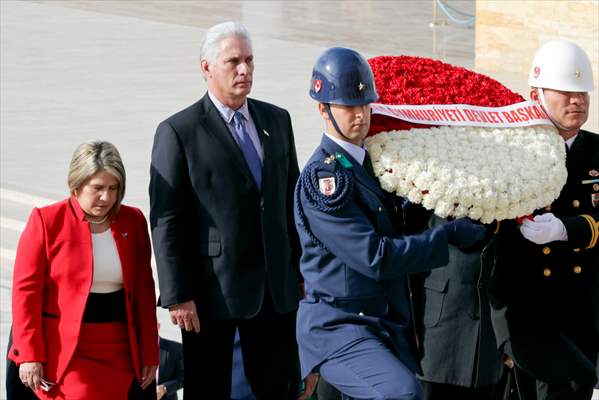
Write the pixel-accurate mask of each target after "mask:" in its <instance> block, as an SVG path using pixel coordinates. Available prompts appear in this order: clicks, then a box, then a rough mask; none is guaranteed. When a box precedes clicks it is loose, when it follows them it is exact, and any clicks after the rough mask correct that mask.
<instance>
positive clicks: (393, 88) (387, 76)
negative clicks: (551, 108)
mask: <svg viewBox="0 0 599 400" xmlns="http://www.w3.org/2000/svg"><path fill="white" fill-rule="evenodd" d="M368 62H369V64H370V67H371V68H372V72H373V73H374V80H375V83H376V89H377V91H378V94H379V100H378V102H379V103H383V104H407V105H424V104H470V105H475V106H482V107H503V106H507V105H510V104H514V103H519V102H521V101H524V98H523V97H522V96H520V95H519V94H517V93H514V92H512V91H511V90H509V89H508V88H506V87H505V86H503V85H502V84H501V83H499V82H497V81H496V80H494V79H492V78H489V77H488V76H485V75H483V74H479V73H476V72H473V71H470V70H468V69H466V68H462V67H456V66H453V65H450V64H446V63H444V62H442V61H439V60H433V59H432V58H424V57H411V56H380V57H374V58H371V59H370V60H368ZM428 127H430V126H429V125H422V124H413V123H410V122H406V121H402V120H399V119H395V118H391V117H387V116H384V115H379V114H374V115H373V116H372V121H371V125H370V131H369V133H368V134H369V135H374V134H376V133H379V132H384V131H392V130H408V129H412V128H428Z"/></svg>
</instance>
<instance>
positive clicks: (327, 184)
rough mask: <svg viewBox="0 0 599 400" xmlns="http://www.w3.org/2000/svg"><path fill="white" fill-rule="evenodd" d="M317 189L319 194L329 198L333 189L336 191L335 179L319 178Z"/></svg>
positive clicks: (333, 191) (330, 177)
mask: <svg viewBox="0 0 599 400" xmlns="http://www.w3.org/2000/svg"><path fill="white" fill-rule="evenodd" d="M318 189H319V190H320V193H322V194H324V195H325V196H331V195H332V194H334V193H335V189H337V186H336V185H335V177H334V176H329V177H327V178H320V179H319V180H318Z"/></svg>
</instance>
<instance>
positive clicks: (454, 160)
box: [366, 56, 567, 223]
mask: <svg viewBox="0 0 599 400" xmlns="http://www.w3.org/2000/svg"><path fill="white" fill-rule="evenodd" d="M369 63H370V66H371V68H372V70H373V73H374V77H375V83H376V87H377V90H378V93H379V96H380V98H379V102H380V103H383V104H387V105H430V104H468V105H472V106H482V107H503V106H508V105H512V104H516V103H520V102H522V101H523V100H524V99H523V98H522V96H520V95H518V94H516V93H514V92H512V91H510V90H509V89H507V88H506V87H505V86H503V85H501V84H500V83H499V82H497V81H495V80H493V79H491V78H489V77H487V76H485V75H482V74H478V73H475V72H472V71H469V70H467V69H465V68H460V67H454V66H452V65H449V64H446V63H443V62H441V61H437V60H433V59H430V58H422V57H410V56H398V57H390V56H384V57H375V58H372V59H370V60H369ZM369 136H370V137H369V138H367V140H366V145H367V147H368V151H369V153H370V156H371V158H372V161H373V168H374V171H375V173H376V175H377V176H378V178H379V181H380V183H381V186H382V187H383V189H385V190H386V191H388V192H392V193H396V194H397V195H399V196H402V197H405V198H407V199H408V200H409V201H410V202H412V203H417V204H422V205H423V206H424V207H425V208H427V209H429V210H433V211H434V213H435V214H437V215H439V216H441V217H448V216H451V217H456V218H458V217H470V218H472V219H475V220H480V221H481V222H483V223H491V222H493V221H494V220H497V221H501V220H504V219H512V218H517V217H522V216H525V215H529V214H531V213H532V212H533V211H534V210H536V209H538V208H541V207H544V206H546V205H548V204H551V203H552V202H553V200H555V199H556V198H557V197H558V196H559V193H560V191H561V189H562V187H563V186H564V184H565V182H566V178H567V172H566V167H565V148H564V142H563V139H562V138H561V137H560V136H559V134H558V133H557V130H556V129H555V128H554V127H552V126H548V125H533V126H529V127H526V126H519V127H501V128H497V127H495V128H490V127H469V126H435V125H424V124H418V123H413V122H408V121H405V120H401V119H397V118H392V117H388V116H385V115H380V114H373V116H372V121H371V128H370V132H369Z"/></svg>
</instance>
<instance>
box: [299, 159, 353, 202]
mask: <svg viewBox="0 0 599 400" xmlns="http://www.w3.org/2000/svg"><path fill="white" fill-rule="evenodd" d="M351 167H352V164H351V162H350V161H349V160H348V159H347V158H345V156H344V155H343V154H332V155H329V156H327V157H326V158H324V159H322V160H317V161H314V162H312V163H310V164H308V165H307V166H306V167H305V168H304V170H303V171H302V173H301V175H300V179H299V186H300V188H301V190H302V193H303V195H304V198H306V199H307V200H308V201H309V202H310V203H311V204H312V205H313V206H314V207H316V208H318V209H319V210H321V211H325V212H329V211H335V210H338V209H339V208H341V207H342V206H343V205H344V204H345V202H346V201H347V199H349V198H350V194H351V192H352V191H353V176H352V174H351V172H350V171H349V168H351Z"/></svg>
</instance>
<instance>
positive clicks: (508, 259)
mask: <svg viewBox="0 0 599 400" xmlns="http://www.w3.org/2000/svg"><path fill="white" fill-rule="evenodd" d="M592 74H593V72H592V69H591V63H590V61H589V59H588V57H587V55H586V54H585V52H584V51H583V50H582V49H581V48H580V47H578V46H577V45H575V44H574V43H571V42H566V41H561V40H559V41H551V42H548V43H546V44H545V45H544V46H543V47H541V48H540V49H539V51H538V52H537V55H536V56H535V59H534V61H533V65H532V68H531V72H530V77H529V80H528V83H529V85H530V86H531V98H532V99H533V100H538V101H540V103H541V104H542V106H543V108H544V109H545V111H546V112H547V114H548V115H549V116H550V118H551V119H552V120H553V122H554V124H555V125H556V127H557V129H558V132H559V134H560V135H561V136H562V137H563V139H564V141H565V146H566V149H567V156H566V168H567V170H568V179H567V182H566V185H565V186H564V187H563V189H562V191H561V193H560V195H559V197H558V198H557V200H555V201H554V202H553V203H552V204H551V205H549V206H547V207H546V208H545V209H541V210H537V211H536V212H535V213H534V214H535V216H534V219H533V220H525V221H524V223H523V224H522V225H520V226H518V225H517V223H516V222H511V223H505V224H504V223H502V224H501V229H500V231H499V234H498V237H497V239H498V240H497V260H496V269H495V272H494V277H493V279H492V285H491V297H492V306H493V309H494V312H493V314H494V318H493V319H494V321H493V322H494V325H495V331H496V335H497V341H498V345H499V346H500V348H501V349H502V350H503V351H504V352H505V353H506V354H507V355H508V356H509V357H510V360H509V361H510V362H513V363H514V364H515V367H514V370H515V376H516V380H517V381H518V389H519V390H520V392H521V393H520V397H521V399H523V400H529V399H534V400H545V399H547V400H548V399H551V400H562V399H563V400H566V399H567V400H578V399H582V400H587V399H591V397H592V392H593V386H594V384H595V382H596V380H597V375H596V369H595V365H596V361H597V352H598V350H599V326H597V324H598V323H599V316H598V315H597V311H598V310H597V309H598V308H599V299H598V298H597V291H598V287H599V285H598V269H599V246H598V245H597V242H598V240H599V222H598V221H599V135H596V134H594V133H591V132H587V131H584V130H581V129H580V128H581V126H582V125H583V124H584V123H585V122H586V120H587V117H588V110H589V94H588V92H590V91H592V90H593V75H592ZM527 383H528V385H527Z"/></svg>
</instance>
